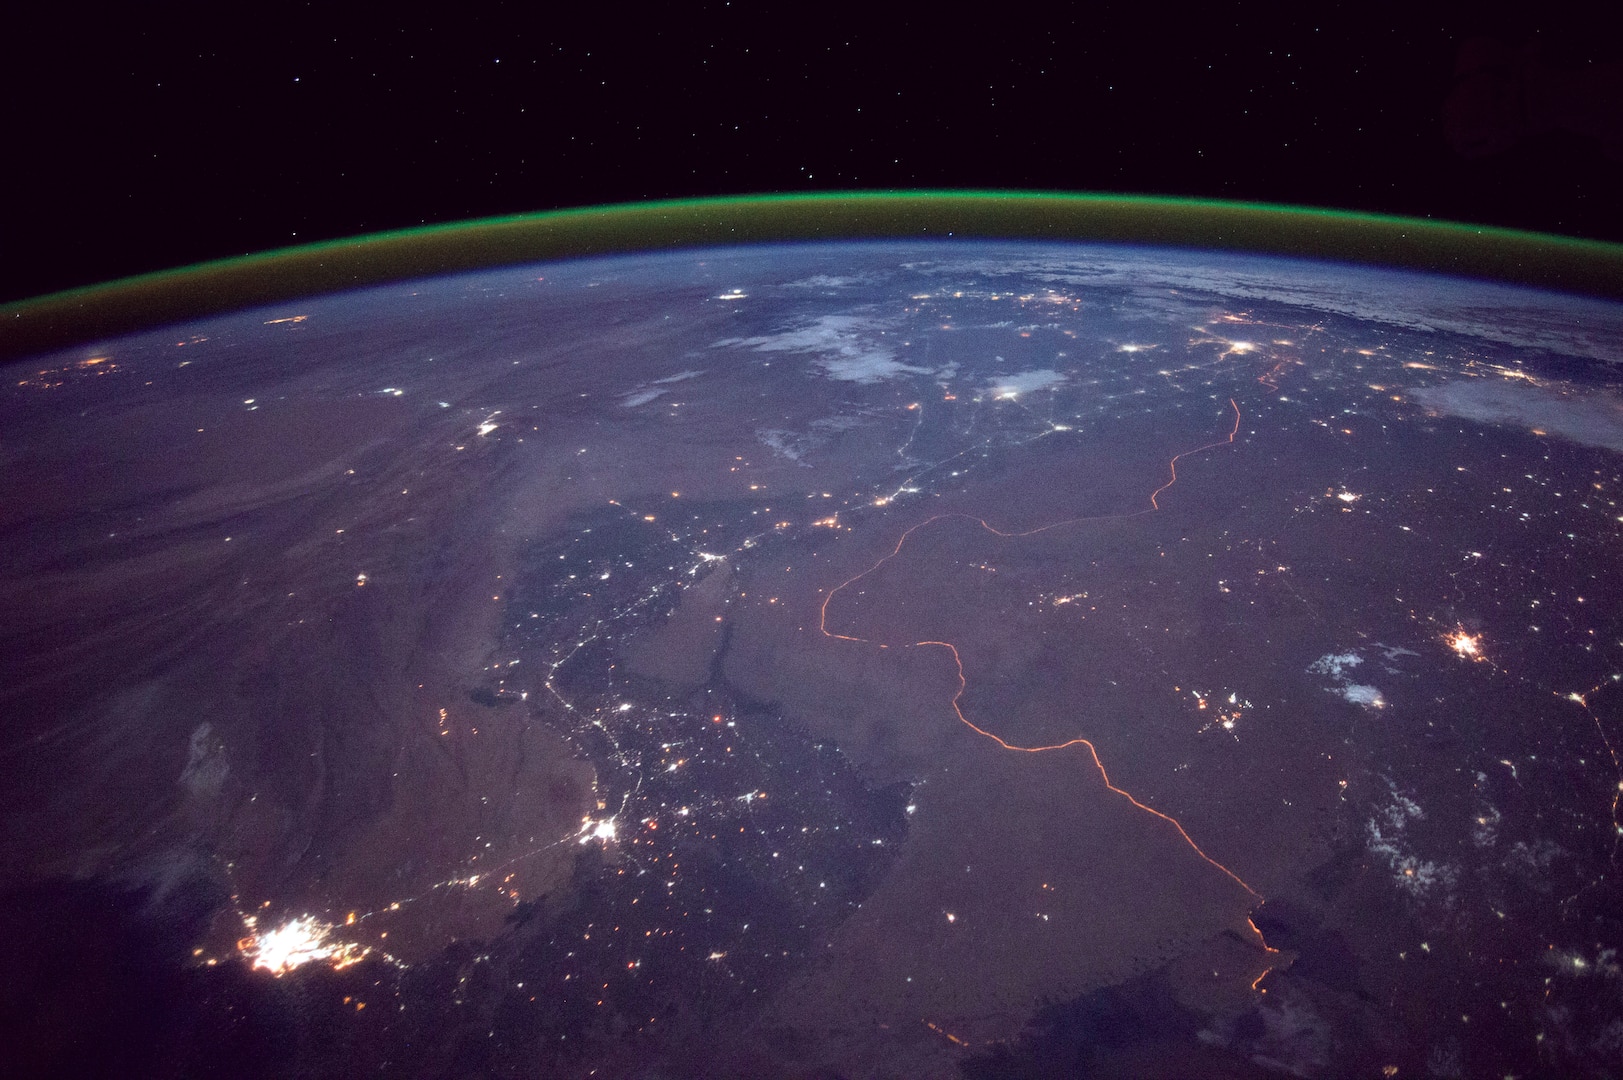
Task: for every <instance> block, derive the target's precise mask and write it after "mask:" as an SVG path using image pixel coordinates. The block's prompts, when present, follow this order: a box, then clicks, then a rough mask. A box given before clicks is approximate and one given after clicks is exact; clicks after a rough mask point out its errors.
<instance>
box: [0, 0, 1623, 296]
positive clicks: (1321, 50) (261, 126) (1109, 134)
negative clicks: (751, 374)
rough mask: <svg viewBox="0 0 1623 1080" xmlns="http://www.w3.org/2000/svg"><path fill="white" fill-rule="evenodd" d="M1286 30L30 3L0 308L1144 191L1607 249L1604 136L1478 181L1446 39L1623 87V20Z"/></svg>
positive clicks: (1501, 157)
mask: <svg viewBox="0 0 1623 1080" xmlns="http://www.w3.org/2000/svg"><path fill="white" fill-rule="evenodd" d="M1592 6H1593V7H1595V8H1597V9H1598V8H1599V7H1601V6H1602V5H1592ZM1306 8H1307V10H1304V11H1295V12H1293V11H1290V10H1285V9H1281V8H1280V7H1279V6H1278V5H1266V6H1263V5H1252V6H1236V5H1202V6H1200V8H1199V9H1198V10H1192V9H1190V8H1186V7H1184V6H1182V5H1178V6H1165V5H1153V4H1143V3H1137V4H1121V5H1085V6H1078V7H1076V8H1072V9H1068V10H1065V11H1064V13H1063V14H1061V13H1059V12H1057V11H1046V10H1045V9H1042V8H1033V7H1028V6H1021V7H1011V8H1003V9H999V8H996V7H982V8H979V9H976V13H975V14H974V15H973V16H971V17H964V16H954V15H949V14H948V13H947V11H946V9H944V8H940V7H934V6H932V7H920V8H917V9H915V10H914V11H913V12H912V14H910V15H901V16H899V15H897V14H895V13H890V12H886V13H885V17H884V18H882V19H881V18H879V13H878V12H876V11H875V10H874V9H871V8H870V9H866V14H865V15H863V16H861V17H859V16H858V15H856V14H852V13H850V12H846V13H843V14H841V13H836V12H834V11H832V10H831V9H829V8H827V7H824V6H821V5H817V6H807V5H779V6H765V5H753V4H745V3H735V4H717V3H710V4H704V5H698V4H685V5H676V6H672V7H669V8H667V9H665V10H664V11H663V12H659V13H655V14H652V15H646V14H642V13H640V12H633V11H630V10H626V9H622V8H620V7H618V6H616V5H587V6H584V7H578V6H577V7H572V8H571V9H570V10H568V12H567V18H565V17H564V16H565V13H564V12H563V11H562V10H558V9H550V8H546V7H544V6H535V5H512V6H508V7H496V8H492V9H489V10H486V9H483V8H481V9H480V10H479V11H478V13H475V14H466V15H464V14H461V13H460V12H456V13H449V14H438V15H433V16H428V15H422V14H417V13H408V12H406V11H403V10H398V9H397V10H388V11H387V12H386V13H385V14H380V15H373V14H371V13H367V14H364V15H360V14H353V13H336V14H335V13H334V12H332V11H329V10H327V9H326V5H312V6H304V7H300V8H284V7H275V6H272V7H261V8H230V9H226V8H218V7H211V8H209V9H206V10H205V9H202V8H183V7H179V6H174V5H163V6H158V5H121V6H119V7H117V8H96V7H91V8H80V7H77V6H72V5H53V6H50V7H49V8H48V9H43V10H42V9H41V7H40V6H37V5H35V6H30V8H29V9H28V10H27V11H25V12H18V13H14V14H11V15H9V16H8V18H7V24H6V32H5V33H4V34H0V100H3V101H5V102H6V122H5V135H4V143H3V145H4V146H5V148H6V151H7V152H6V154H5V159H6V163H7V167H6V169H5V177H6V186H7V188H8V189H9V191H10V198H9V199H8V201H7V209H8V212H7V214H6V216H5V219H4V229H3V232H0V301H3V300H8V299H18V298H21V297H26V296H31V295H37V294H40V293H43V292H47V291H52V290H56V289H60V288H65V287H70V286H75V285H82V284H89V283H94V282H98V281H103V280H107V279H110V278H113V277H117V276H122V275H126V274H131V273H137V272H141V271H147V270H154V269H161V268H164V267H168V266H174V265H179V264H184V263H188V262H193V261H196V260H200V259H207V258H215V257H220V256H226V255H233V254H240V253H245V252H251V251H258V250H263V249H267V248H273V247H280V246H285V245H288V244H294V243H303V242H308V241H315V240H321V239H327V238H332V237H340V236H350V235H355V234H360V233H366V232H370V231H374V230H380V229H389V228H398V227H402V226H411V225H419V224H423V223H434V222H444V221H455V220H459V219H465V218H471V217H480V216H487V215H492V214H504V213H515V212H523V211H534V210H547V209H553V208H558V207H568V206H584V205H592V204H601V203H612V202H621V201H628V200H642V199H661V198H673V197H684V196H695V195H725V194H734V193H750V192H801V191H829V190H851V189H902V188H980V187H997V188H1019V189H1041V190H1067V191H1112V192H1139V193H1156V194H1169V195H1190V196H1204V197H1218V198H1233V199H1248V200H1267V201H1284V202H1293V203H1302V204H1308V205H1322V206H1335V207H1343V208H1348V209H1358V210H1373V211H1382V212H1391V213H1401V214H1413V215H1419V216H1432V217H1437V218H1449V219H1456V220H1466V221H1474V222H1482V223H1488V224H1495V225H1505V226H1513V227H1520V228H1530V229H1539V230H1547V231H1555V232H1561V233H1567V234H1571V235H1576V236H1587V237H1594V238H1603V239H1611V240H1623V213H1620V212H1619V210H1618V206H1617V203H1618V199H1617V195H1618V191H1619V186H1620V181H1623V161H1620V160H1616V159H1614V158H1613V157H1608V156H1607V155H1606V154H1605V153H1603V151H1602V145H1601V143H1600V142H1599V141H1597V140H1594V139H1586V138H1583V137H1580V136H1576V135H1572V134H1567V133H1563V132H1560V131H1551V132H1545V133H1542V134H1533V135H1531V136H1529V137H1526V138H1523V139H1521V140H1519V141H1517V142H1516V143H1515V144H1514V145H1512V146H1510V147H1509V148H1508V149H1505V150H1503V151H1501V152H1499V153H1496V154H1493V155H1489V156H1486V157H1478V158H1475V159H1467V158H1464V157H1461V156H1460V155H1458V154H1456V153H1455V152H1454V151H1453V150H1451V149H1450V146H1449V143H1448V141H1447V139H1446V138H1445V132H1444V121H1443V105H1444V101H1445V100H1446V99H1447V98H1448V96H1449V93H1450V89H1451V84H1452V82H1453V72H1454V64H1455V58H1456V55H1457V54H1458V51H1459V47H1460V44H1461V42H1462V41H1464V40H1466V39H1469V38H1472V37H1477V36H1483V35H1486V36H1490V37H1494V38H1496V39H1498V40H1500V41H1502V42H1504V43H1505V44H1506V45H1508V46H1511V47H1513V48H1521V47H1523V46H1528V45H1534V46H1535V47H1536V48H1538V49H1539V50H1540V55H1541V57H1542V60H1543V62H1544V63H1545V64H1547V65H1550V66H1552V67H1556V68H1567V69H1581V68H1585V67H1589V68H1594V67H1597V66H1604V65H1609V64H1617V63H1619V62H1623V29H1620V28H1623V20H1620V19H1619V18H1617V17H1615V16H1614V17H1612V18H1611V19H1610V20H1605V19H1602V18H1601V17H1600V16H1589V17H1585V18H1577V17H1574V16H1571V15H1570V14H1569V15H1561V14H1556V13H1552V12H1546V11H1544V10H1543V9H1542V7H1541V6H1538V5H1527V6H1525V8H1524V9H1522V10H1520V11H1516V12H1513V13H1511V14H1509V15H1489V14H1486V13H1484V12H1483V11H1482V10H1480V9H1477V10H1473V11H1472V12H1471V13H1469V14H1461V15H1452V16H1451V15H1442V14H1438V13H1436V12H1435V10H1434V9H1433V10H1432V11H1430V12H1424V11H1418V10H1416V11H1409V12H1406V13H1405V15H1404V17H1406V18H1408V19H1411V20H1412V21H1408V22H1404V21H1399V16H1398V15H1395V14H1393V12H1392V10H1391V9H1382V10H1381V12H1380V13H1379V14H1371V9H1369V8H1368V7H1367V6H1366V5H1361V4H1341V5H1334V6H1328V7H1327V6H1326V5H1308V6H1306ZM1313 8H1321V9H1323V8H1327V10H1320V11H1313V10H1311V9H1313ZM1282 10H1285V13H1284V14H1281V11H1282ZM1608 107H1609V106H1608ZM1614 114H1615V111H1614Z"/></svg>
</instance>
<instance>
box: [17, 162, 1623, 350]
mask: <svg viewBox="0 0 1623 1080" xmlns="http://www.w3.org/2000/svg"><path fill="white" fill-rule="evenodd" d="M948 237H954V238H962V239H987V240H990V239H1004V240H1032V241H1083V242H1088V241H1091V242H1105V243H1130V244H1152V245H1165V246H1174V247H1184V248H1198V249H1205V250H1223V251H1249V252H1262V253H1269V254H1277V255H1291V256H1298V257H1305V258H1318V259H1333V260H1341V261H1346V262H1353V263H1365V264H1373V265H1378V266H1386V267H1402V268H1408V269H1415V270H1426V271H1434V272H1440V273H1448V274H1455V275H1461V276H1466V277H1474V278H1483V279H1489V280H1495V281H1506V282H1512V283H1516V284H1523V285H1533V286H1538V287H1542V288H1548V289H1556V290H1561V291H1566V292H1577V293H1586V294H1590V295H1595V296H1603V297H1609V298H1613V299H1620V300H1623V244H1610V243H1602V242H1598V241H1592V240H1580V239H1575V238H1571V237H1562V236H1551V235H1545V234H1540V233H1529V232H1518V231H1514V230H1510V229H1499V228H1490V227H1487V226H1477V225H1464V224H1459V223H1455V222H1439V221H1430V220H1421V219H1417V218H1402V217H1386V216H1379V215H1374V214H1360V213H1351V212H1347V211H1338V210H1318V209H1309V208H1304V207H1293V206H1280V205H1272V204H1265V203H1237V202H1218V201H1211V200H1197V199H1169V198H1152V197H1145V196H1136V195H1097V194H1090V195H1076V194H1048V193H1038V192H1009V191H904V192H852V193H831V194H814V195H755V196H741V197H735V198H722V199H685V200H678V201H670V202H648V203H632V204H625V205H619V206H605V207H590V208H585V209H574V210H559V211H553V212H549V213H537V214H519V215H514V216H511V217H497V218H485V219H482V220H477V221H469V222H458V223H453V224H448V225H430V226H426V227H422V228H414V229H401V230H397V231H394V232H384V233H376V234H373V235H369V236H361V237H354V238H350V239H345V240H333V241H328V242H325V243H317V244H306V245H302V246H299V247H290V248H283V249H281V250H278V251H270V252H265V253H262V254H255V255H245V256H241V257H237V258H231V259H222V260H219V261H215V262H207V263H200V264H198V265H196V266H189V267H184V268H181V269H176V270H165V271H160V272H158V273H152V274H145V275H142V276H139V277H132V278H126V279H124V280H121V281H114V282H110V283H108V284H105V285H94V286H90V287H87V288H81V289H73V290H70V291H67V292H60V293H54V294H52V295H49V296H42V297H38V298H35V299H31V300H25V301H21V302H18V303H11V304H6V305H3V306H0V358H15V357H19V356H26V355H29V354H32V353H37V352H43V351H46V350H49V349H54V348H60V347H65V346H68V345H73V344H79V343H89V342H94V341H96V340H98V339H102V338H106V337H110V336H114V335H118V334H122V333H127V332H130V331H133V330H138V329H146V328H153V327H157V326H161V325H164V324H167V323H173V322H179V321H182V320H187V319H194V318H199V317H203V316H207V315H213V314H218V313H220V312H224V311H230V310H235V309H238V308H244V307H251V306H255V305H259V304H266V303H272V302H276V301H283V300H292V299H297V298H302V297H307V296H313V295H317V294H321V293H328V292H334V291H338V290H342V289H349V288H355V287H358V286H363V285H374V284H380V283H383V282H389V281H400V280H407V279H412V278H422V277H432V276H435V275H438V274H444V273H450V272H455V271H460V270H476V269H488V268H493V267H500V266H508V265H514V264H519V263H527V262H537V261H542V260H549V259H564V258H577V257H582V256H589V255H603V254H611V253H616V252H632V251H659V250H671V249H677V248H698V247H716V246H725V245H732V244H759V243H769V242H793V241H804V240H827V241H832V240H875V239H927V238H948Z"/></svg>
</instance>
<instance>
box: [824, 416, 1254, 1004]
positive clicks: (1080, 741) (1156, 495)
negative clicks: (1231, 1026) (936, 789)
mask: <svg viewBox="0 0 1623 1080" xmlns="http://www.w3.org/2000/svg"><path fill="white" fill-rule="evenodd" d="M1229 406H1230V407H1231V408H1232V409H1233V410H1234V426H1233V427H1232V428H1231V429H1229V433H1228V436H1227V437H1226V438H1223V439H1219V440H1217V441H1216V442H1210V443H1207V444H1206V445H1205V446H1197V447H1195V448H1194V449H1193V450H1185V451H1183V452H1182V453H1178V454H1174V455H1173V456H1172V460H1171V461H1169V462H1168V463H1167V471H1168V473H1169V476H1168V478H1167V482H1166V483H1164V484H1162V485H1161V486H1160V487H1158V488H1156V489H1155V490H1154V491H1152V492H1150V505H1149V506H1148V507H1147V508H1145V509H1143V510H1134V511H1132V512H1130V513H1125V514H1103V515H1099V516H1096V517H1076V518H1067V519H1065V520H1064V521H1056V522H1053V523H1051V524H1048V525H1042V526H1039V527H1037V528H1035V529H1027V530H1025V531H1023V532H1004V531H1003V530H1002V529H999V528H996V527H994V526H993V525H991V524H990V523H988V522H987V521H986V520H985V519H984V518H977V517H974V516H973V515H971V514H963V513H949V514H936V515H935V516H933V517H928V518H925V519H924V520H923V521H921V522H919V523H918V524H917V525H914V526H913V527H911V528H909V529H908V530H907V531H906V532H904V533H902V535H901V537H900V538H899V539H898V540H897V541H896V546H895V547H894V548H892V549H891V550H890V551H889V552H888V553H887V554H886V555H885V556H884V557H882V558H881V559H880V560H879V561H878V562H876V563H874V564H873V565H872V566H870V567H868V569H866V570H864V571H862V572H861V573H860V574H857V575H855V576H853V577H850V578H847V579H846V580H844V581H842V582H841V583H840V584H838V585H836V586H835V587H834V588H833V589H831V590H829V592H828V595H826V596H825V597H823V605H822V608H821V609H820V611H819V615H818V623H817V628H818V629H819V630H821V631H822V633H823V635H824V636H825V637H831V638H835V639H837V640H839V641H853V642H859V643H862V644H867V645H878V646H879V647H880V648H881V649H885V648H889V646H888V645H885V644H883V643H880V642H876V641H871V640H870V639H868V638H864V637H857V636H855V635H852V634H840V633H836V632H835V631H833V630H830V629H829V628H828V606H829V604H830V603H832V602H833V600H834V597H835V596H837V595H838V594H839V593H840V591H841V590H843V589H845V588H847V587H849V586H851V585H854V584H856V583H857V582H858V581H861V580H862V579H863V578H865V577H867V576H868V575H869V574H872V573H873V572H874V571H876V570H878V569H879V568H880V567H882V566H884V565H885V564H886V563H888V562H890V560H892V559H894V558H895V557H896V556H897V555H899V554H901V551H902V548H903V547H904V546H906V544H907V541H908V538H909V537H911V536H912V535H913V534H914V533H916V532H918V531H919V530H920V529H922V528H924V527H925V526H927V525H931V524H933V523H935V522H937V521H943V520H946V519H948V518H963V519H964V520H967V521H973V522H975V523H976V524H978V525H980V527H981V528H983V529H985V530H986V531H987V532H989V533H992V534H993V535H994V536H999V537H1003V538H1005V539H1017V538H1019V537H1023V536H1035V535H1036V534H1037V533H1041V532H1047V531H1048V530H1050V529H1057V528H1060V527H1061V526H1065V525H1079V524H1083V523H1085V522H1090V521H1111V520H1118V519H1123V518H1130V517H1139V516H1141V515H1143V514H1152V513H1154V512H1156V511H1157V510H1159V509H1161V503H1160V501H1159V499H1160V496H1161V494H1162V493H1163V492H1165V491H1166V490H1167V489H1168V488H1170V487H1171V486H1172V485H1173V484H1176V483H1177V482H1178V460H1179V459H1180V458H1186V457H1189V456H1190V455H1192V454H1199V453H1202V452H1204V451H1207V450H1214V449H1216V448H1217V447H1219V446H1230V445H1233V443H1234V440H1235V438H1236V437H1237V436H1238V435H1239V433H1240V406H1239V405H1238V404H1236V402H1235V401H1234V399H1233V398H1229ZM924 645H933V646H936V647H938V648H942V649H946V650H947V651H948V652H949V653H951V654H952V661H953V664H954V665H956V667H957V668H958V692H957V693H955V694H953V696H952V711H953V712H954V713H956V714H957V716H958V719H959V720H960V721H962V723H963V724H964V726H965V727H967V728H969V729H970V730H971V731H973V732H975V733H976V734H977V735H981V736H984V737H985V738H988V739H991V740H992V741H993V742H995V743H997V744H998V745H999V746H1001V747H1002V748H1003V749H1005V750H1016V751H1019V752H1020V753H1024V754H1040V753H1044V752H1046V751H1049V750H1064V749H1066V748H1068V747H1072V746H1085V747H1087V750H1088V755H1089V756H1090V757H1091V758H1093V765H1094V768H1096V769H1098V770H1099V776H1100V778H1101V779H1102V780H1103V781H1104V784H1105V787H1106V788H1107V789H1109V790H1110V791H1111V792H1113V793H1115V794H1117V795H1120V796H1121V797H1122V798H1124V799H1126V800H1127V801H1128V802H1130V803H1132V804H1133V805H1134V806H1136V807H1137V808H1138V809H1140V810H1142V811H1144V812H1145V813H1147V814H1153V815H1154V816H1156V817H1158V818H1160V819H1161V820H1162V821H1165V822H1166V823H1167V824H1169V825H1171V826H1172V827H1173V828H1174V829H1176V830H1177V831H1178V835H1179V836H1181V837H1183V840H1184V843H1186V844H1188V845H1189V847H1190V849H1191V850H1193V851H1194V853H1195V854H1196V855H1199V856H1200V857H1201V858H1202V859H1204V860H1206V862H1207V863H1209V864H1210V865H1211V866H1213V867H1215V868H1216V869H1218V870H1220V871H1222V872H1223V873H1224V874H1225V875H1227V876H1228V878H1229V879H1230V880H1232V881H1233V882H1234V883H1235V884H1236V885H1238V886H1240V888H1242V889H1244V890H1245V891H1246V892H1247V893H1249V894H1251V896H1252V897H1254V898H1255V899H1256V900H1257V901H1258V902H1259V903H1260V902H1261V901H1262V899H1263V897H1262V894H1261V893H1259V892H1257V890H1255V889H1253V888H1252V887H1251V886H1250V885H1248V884H1246V883H1245V881H1244V880H1243V879H1242V878H1241V877H1240V876H1239V875H1238V874H1236V873H1235V872H1234V871H1232V870H1230V869H1229V868H1228V867H1226V866H1224V865H1223V864H1222V863H1220V862H1218V861H1217V860H1216V859H1214V858H1212V857H1211V856H1210V855H1208V854H1206V852H1205V851H1203V850H1202V849H1201V846H1200V845H1199V844H1197V843H1195V840H1194V837H1192V836H1190V835H1189V833H1188V831H1187V830H1185V829H1184V827H1183V826H1182V825H1181V824H1179V822H1178V820H1177V819H1176V818H1174V817H1173V816H1172V815H1170V814H1164V813H1162V812H1161V811H1159V810H1157V809H1155V807H1153V806H1147V805H1145V804H1144V803H1141V802H1139V801H1138V800H1137V799H1135V798H1133V796H1132V794H1131V793H1130V792H1128V791H1126V790H1124V789H1122V788H1119V787H1117V786H1116V785H1115V784H1113V783H1111V782H1110V774H1109V773H1107V772H1106V771H1105V766H1104V762H1103V761H1101V760H1100V758H1099V751H1098V749H1097V748H1095V747H1094V745H1093V743H1092V742H1091V741H1090V740H1088V739H1084V738H1081V737H1078V738H1075V739H1068V740H1066V741H1065V742H1060V743H1054V744H1053V745H1051V746H1016V745H1015V744H1013V743H1011V742H1008V741H1007V740H1005V739H1004V738H1002V737H1001V736H999V735H996V734H994V733H993V732H990V731H988V730H986V729H985V728H983V727H981V726H980V725H979V724H977V723H975V722H974V721H973V720H971V719H970V718H969V717H967V716H965V715H964V710H963V708H962V706H961V705H960V702H961V701H962V699H963V696H964V691H965V690H966V689H967V687H968V681H967V680H966V679H965V677H964V662H963V658H962V657H960V656H959V655H958V648H957V646H955V645H953V644H952V643H951V642H947V641H915V642H913V646H914V647H915V648H916V647H919V646H924ZM1246 921H1247V922H1248V923H1250V926H1251V929H1252V930H1253V931H1256V934H1257V940H1258V942H1259V943H1260V944H1261V946H1262V948H1263V949H1264V950H1265V951H1267V952H1269V953H1274V952H1278V951H1279V950H1277V949H1274V948H1272V947H1270V946H1269V945H1268V943H1267V942H1266V941H1265V940H1263V937H1262V931H1260V930H1258V929H1257V925H1256V923H1251V922H1250V920H1249V919H1248V920H1246ZM1263 974H1264V975H1266V974H1267V972H1264V973H1263ZM1257 981H1258V982H1261V981H1262V978H1261V976H1259V977H1258V979H1257ZM1253 985H1254V984H1253Z"/></svg>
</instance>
